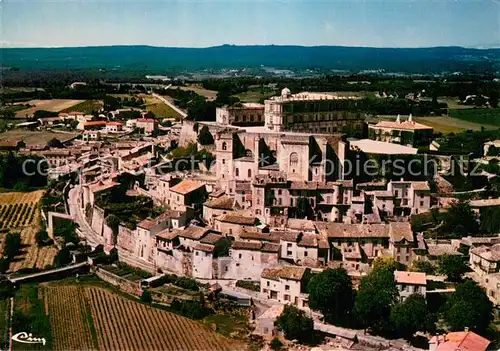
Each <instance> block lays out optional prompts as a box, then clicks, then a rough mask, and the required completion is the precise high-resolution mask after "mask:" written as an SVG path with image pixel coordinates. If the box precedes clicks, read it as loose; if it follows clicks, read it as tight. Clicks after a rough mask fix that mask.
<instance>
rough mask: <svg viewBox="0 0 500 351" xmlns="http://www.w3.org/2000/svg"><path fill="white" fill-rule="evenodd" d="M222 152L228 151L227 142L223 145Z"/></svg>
mask: <svg viewBox="0 0 500 351" xmlns="http://www.w3.org/2000/svg"><path fill="white" fill-rule="evenodd" d="M222 150H227V143H226V142H223V143H222Z"/></svg>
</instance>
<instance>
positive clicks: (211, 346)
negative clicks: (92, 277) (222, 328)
mask: <svg viewBox="0 0 500 351" xmlns="http://www.w3.org/2000/svg"><path fill="white" fill-rule="evenodd" d="M85 294H86V297H87V298H88V300H89V305H90V309H91V314H92V319H93V321H94V324H95V329H96V331H97V340H98V347H99V349H105V350H119V349H121V350H124V349H126V350H160V349H161V350H229V349H234V348H235V345H234V344H233V343H232V342H231V341H230V340H229V339H227V338H225V337H223V336H221V335H218V334H217V333H215V332H213V331H212V330H210V329H208V328H206V327H204V326H202V325H201V324H199V323H197V322H195V321H193V320H190V319H187V318H184V317H181V316H178V315H176V314H172V313H170V312H166V311H162V310H159V309H155V308H152V307H149V306H145V305H142V304H139V303H137V302H134V301H131V300H127V299H125V298H123V297H121V296H118V295H114V294H112V293H110V292H109V291H107V290H104V289H100V288H86V289H85Z"/></svg>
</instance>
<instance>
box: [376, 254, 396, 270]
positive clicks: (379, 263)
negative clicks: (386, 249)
mask: <svg viewBox="0 0 500 351" xmlns="http://www.w3.org/2000/svg"><path fill="white" fill-rule="evenodd" d="M402 268H403V267H402V265H401V263H399V262H397V261H396V260H394V258H392V257H385V258H382V257H377V258H376V259H375V260H374V261H373V270H374V271H376V270H379V269H387V270H389V271H391V272H394V271H396V270H401V269H402Z"/></svg>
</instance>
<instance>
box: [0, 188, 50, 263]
mask: <svg viewBox="0 0 500 351" xmlns="http://www.w3.org/2000/svg"><path fill="white" fill-rule="evenodd" d="M43 192H44V191H43V190H38V191H33V192H29V193H15V192H12V193H0V225H1V227H2V229H4V231H5V230H8V231H11V232H20V233H21V244H22V248H21V254H20V255H18V256H17V257H16V258H15V259H14V261H13V262H11V264H10V271H11V272H16V271H18V270H19V269H22V268H34V267H37V268H40V269H41V268H44V267H45V266H46V265H49V264H52V263H53V261H54V256H55V254H56V253H57V249H56V248H55V247H53V246H45V247H40V248H39V247H38V246H37V245H36V241H35V235H36V233H37V232H38V231H39V230H40V225H39V219H40V211H39V210H38V203H39V202H40V199H41V198H42V196H43ZM4 237H5V234H1V237H0V240H1V242H0V247H2V248H3V240H4Z"/></svg>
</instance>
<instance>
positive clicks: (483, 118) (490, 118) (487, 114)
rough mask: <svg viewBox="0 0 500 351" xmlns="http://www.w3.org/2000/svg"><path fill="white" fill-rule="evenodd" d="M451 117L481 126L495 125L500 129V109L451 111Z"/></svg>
mask: <svg viewBox="0 0 500 351" xmlns="http://www.w3.org/2000/svg"><path fill="white" fill-rule="evenodd" d="M449 115H450V116H451V117H453V118H457V119H461V120H464V121H468V122H473V123H477V124H479V125H486V124H488V125H493V126H498V127H500V108H472V109H463V110H450V111H449Z"/></svg>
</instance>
